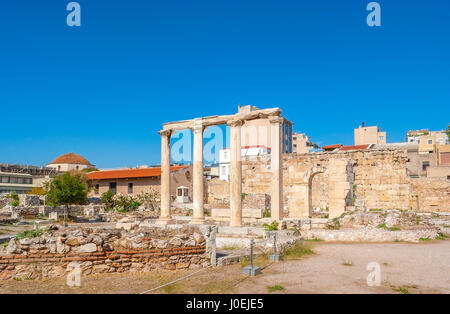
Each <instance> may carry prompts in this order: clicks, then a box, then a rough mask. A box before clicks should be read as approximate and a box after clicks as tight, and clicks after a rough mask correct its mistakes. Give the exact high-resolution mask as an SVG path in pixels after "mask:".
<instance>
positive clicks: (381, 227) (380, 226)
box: [377, 223, 387, 229]
mask: <svg viewBox="0 0 450 314" xmlns="http://www.w3.org/2000/svg"><path fill="white" fill-rule="evenodd" d="M377 228H378V229H386V228H387V227H386V224H385V223H382V224H379V225H378V226H377Z"/></svg>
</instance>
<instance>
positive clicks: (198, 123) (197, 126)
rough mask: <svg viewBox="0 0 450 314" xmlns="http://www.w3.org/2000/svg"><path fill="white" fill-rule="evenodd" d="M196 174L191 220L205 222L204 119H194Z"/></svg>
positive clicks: (194, 177) (199, 222)
mask: <svg viewBox="0 0 450 314" xmlns="http://www.w3.org/2000/svg"><path fill="white" fill-rule="evenodd" d="M193 132H194V169H193V171H194V174H193V194H194V212H193V217H192V220H191V223H192V224H204V223H205V211H204V207H203V205H204V204H203V203H204V182H203V125H202V119H201V118H200V119H195V120H194V128H193Z"/></svg>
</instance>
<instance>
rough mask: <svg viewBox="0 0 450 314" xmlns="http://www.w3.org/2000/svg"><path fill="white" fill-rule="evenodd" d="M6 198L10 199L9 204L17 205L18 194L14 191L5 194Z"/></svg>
mask: <svg viewBox="0 0 450 314" xmlns="http://www.w3.org/2000/svg"><path fill="white" fill-rule="evenodd" d="M6 198H9V199H11V200H12V201H11V203H10V205H11V206H13V207H17V206H19V195H17V193H16V192H11V194H9V195H7V196H6Z"/></svg>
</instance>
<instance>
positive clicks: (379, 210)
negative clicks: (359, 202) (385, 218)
mask: <svg viewBox="0 0 450 314" xmlns="http://www.w3.org/2000/svg"><path fill="white" fill-rule="evenodd" d="M369 211H371V212H381V211H383V210H382V209H380V208H371V209H369Z"/></svg>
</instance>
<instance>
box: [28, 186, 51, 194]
mask: <svg viewBox="0 0 450 314" xmlns="http://www.w3.org/2000/svg"><path fill="white" fill-rule="evenodd" d="M28 194H30V195H45V194H47V193H46V192H45V190H44V189H43V188H40V187H37V186H35V187H34V188H32V189H31V191H30V192H28Z"/></svg>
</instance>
